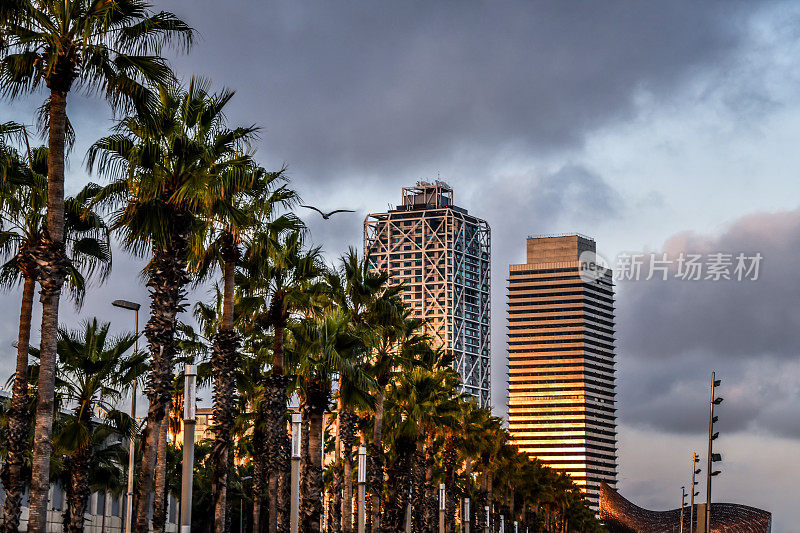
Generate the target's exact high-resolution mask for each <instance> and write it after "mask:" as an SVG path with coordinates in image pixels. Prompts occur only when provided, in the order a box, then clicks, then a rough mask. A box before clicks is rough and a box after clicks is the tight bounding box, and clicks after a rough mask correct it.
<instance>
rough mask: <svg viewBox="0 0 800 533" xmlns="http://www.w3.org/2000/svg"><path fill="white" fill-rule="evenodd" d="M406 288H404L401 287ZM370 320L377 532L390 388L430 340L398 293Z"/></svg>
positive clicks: (372, 520)
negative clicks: (423, 334)
mask: <svg viewBox="0 0 800 533" xmlns="http://www.w3.org/2000/svg"><path fill="white" fill-rule="evenodd" d="M399 287H402V286H399ZM376 311H377V312H376V313H375V314H374V315H373V317H372V319H371V320H370V324H369V329H370V331H371V332H372V334H371V335H370V339H369V341H368V347H369V348H370V352H371V353H370V354H369V365H368V366H369V372H370V374H371V375H372V376H373V378H374V379H375V418H374V422H373V430H372V442H371V443H370V445H369V468H368V476H369V479H368V481H367V489H368V499H367V503H366V508H367V527H368V529H369V530H370V531H371V532H373V533H377V531H378V530H379V527H380V523H381V518H380V512H381V511H380V510H381V496H382V493H383V463H384V458H383V423H384V404H385V401H386V389H387V387H388V385H389V383H390V382H391V381H392V379H393V378H394V377H395V376H396V374H397V371H398V369H399V368H400V367H401V366H402V365H403V363H405V362H406V359H407V358H406V357H405V356H406V355H408V354H413V353H414V352H415V351H417V350H418V349H420V348H424V347H426V346H427V338H426V337H424V336H420V335H418V334H416V333H415V332H416V331H417V330H419V328H420V326H421V324H422V322H421V321H420V320H419V319H415V318H413V317H412V316H411V311H410V310H407V309H404V308H403V302H402V300H401V299H400V298H399V297H398V295H397V293H396V292H394V291H386V292H385V293H384V295H383V296H382V297H381V299H380V301H379V302H378V305H377V306H376Z"/></svg>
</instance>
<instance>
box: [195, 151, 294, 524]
mask: <svg viewBox="0 0 800 533" xmlns="http://www.w3.org/2000/svg"><path fill="white" fill-rule="evenodd" d="M220 175H221V179H220V180H219V181H218V182H217V183H216V184H214V185H213V186H212V188H211V189H209V191H208V197H207V207H206V208H205V215H204V218H205V221H206V235H205V239H204V240H205V241H206V242H205V243H204V245H203V246H202V247H201V250H200V252H201V253H200V254H199V255H198V256H197V257H196V258H195V261H193V263H194V265H193V266H194V270H196V271H197V273H198V280H203V279H205V278H207V277H208V276H209V275H210V273H211V272H212V271H213V270H214V267H218V268H219V270H220V271H221V272H222V275H223V276H222V277H223V279H222V287H223V294H222V314H221V322H220V323H219V327H218V328H217V331H216V332H215V333H214V334H213V349H212V358H211V364H212V367H213V374H214V425H215V427H214V432H215V442H214V447H213V448H212V455H211V458H212V461H213V463H214V479H213V481H212V491H213V501H214V509H215V513H214V516H215V519H214V521H215V526H214V527H215V531H217V532H219V533H222V532H223V531H224V529H225V523H226V520H225V514H226V509H227V503H226V489H227V476H228V463H229V461H228V455H229V451H230V449H231V446H232V444H233V441H232V437H231V427H232V424H233V419H234V409H235V407H236V398H235V393H236V369H237V367H238V362H239V357H238V354H237V350H238V348H239V344H240V338H239V335H238V334H237V332H236V331H235V329H234V305H233V301H234V292H235V289H234V281H235V274H236V269H237V265H238V262H239V259H240V257H241V249H240V248H241V245H242V243H243V241H245V240H246V239H247V238H248V237H250V234H251V233H252V231H253V230H254V229H255V228H259V227H262V226H264V225H267V224H269V225H270V227H271V228H273V229H278V228H288V227H292V226H293V225H295V221H294V220H293V217H289V216H285V215H284V216H282V217H278V218H277V220H274V219H275V216H274V212H275V210H276V209H277V208H278V207H279V206H286V205H289V204H291V202H292V201H293V200H294V198H295V196H296V195H295V193H294V192H293V191H291V190H289V189H288V188H286V186H285V185H280V182H281V181H282V180H283V171H279V172H267V171H266V170H264V169H263V168H259V167H256V166H255V165H254V164H253V162H252V160H251V159H250V157H249V156H248V155H246V154H241V155H240V156H239V157H237V158H235V159H233V160H231V161H230V162H229V167H228V168H227V169H226V171H225V172H223V173H221V174H220Z"/></svg>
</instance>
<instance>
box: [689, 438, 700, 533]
mask: <svg viewBox="0 0 800 533" xmlns="http://www.w3.org/2000/svg"><path fill="white" fill-rule="evenodd" d="M698 459H699V458H698V457H697V454H696V453H695V452H692V461H691V467H692V492H691V495H690V496H689V533H694V492H695V491H694V488H695V486H696V482H695V475H696V474H697V460H698Z"/></svg>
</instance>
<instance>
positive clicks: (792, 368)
mask: <svg viewBox="0 0 800 533" xmlns="http://www.w3.org/2000/svg"><path fill="white" fill-rule="evenodd" d="M663 250H664V251H666V252H667V253H668V254H669V257H675V256H677V254H678V253H680V252H687V253H693V252H696V253H704V254H705V253H714V252H733V253H736V252H745V253H747V254H753V253H756V252H759V253H761V254H762V255H763V257H764V259H763V262H762V268H761V271H760V274H759V279H758V280H757V281H742V282H737V281H719V282H712V281H700V282H688V281H680V280H674V279H672V280H669V281H661V280H651V281H638V282H636V281H630V282H622V283H621V284H620V287H619V293H618V298H617V303H618V320H617V330H618V335H619V345H618V353H619V354H620V355H619V359H620V364H619V365H618V368H619V372H618V380H619V391H620V417H621V419H623V420H625V421H626V423H629V424H639V425H647V426H649V427H653V428H657V429H660V430H669V431H676V432H682V433H693V432H698V431H703V427H704V423H703V417H704V416H707V405H708V398H707V394H708V381H709V376H710V373H711V371H712V370H716V371H717V372H718V374H719V375H720V376H721V377H723V380H724V381H723V382H724V388H723V392H722V394H723V396H725V397H726V402H725V403H724V404H723V406H724V408H723V409H722V413H723V421H724V424H723V426H724V428H725V430H727V431H749V430H753V429H758V430H761V431H766V432H769V433H772V434H775V435H783V436H792V437H800V419H798V418H797V416H796V415H795V414H794V413H793V411H792V408H791V407H790V406H796V405H797V402H798V401H800V377H798V376H799V375H800V373H798V368H797V356H798V355H800V338H798V336H797V332H798V331H800V312H798V309H797V301H798V298H800V285H798V283H797V281H796V279H797V275H796V273H797V265H798V264H800V209H797V210H795V211H789V212H780V213H761V214H756V215H751V216H747V217H743V218H741V219H739V220H737V221H735V222H734V223H733V224H732V225H731V226H730V227H729V229H728V230H726V231H725V232H724V233H722V234H720V235H717V236H713V235H698V234H694V233H682V234H678V235H676V236H674V237H672V238H670V239H668V240H667V242H666V243H665V244H664V246H663Z"/></svg>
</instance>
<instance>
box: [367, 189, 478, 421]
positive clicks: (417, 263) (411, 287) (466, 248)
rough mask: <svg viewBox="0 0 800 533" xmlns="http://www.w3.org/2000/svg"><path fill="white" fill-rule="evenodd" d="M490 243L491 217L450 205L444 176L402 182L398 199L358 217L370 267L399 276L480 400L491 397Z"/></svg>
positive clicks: (410, 300)
mask: <svg viewBox="0 0 800 533" xmlns="http://www.w3.org/2000/svg"><path fill="white" fill-rule="evenodd" d="M490 248H491V233H490V230H489V225H488V224H487V223H486V221H484V220H481V219H479V218H477V217H475V216H472V215H470V214H469V213H468V212H467V210H466V209H463V208H461V207H458V206H456V205H454V203H453V189H452V188H451V187H450V186H449V185H447V184H446V183H444V182H442V181H436V182H435V183H428V182H425V181H421V182H418V183H417V185H416V186H413V187H404V188H403V197H402V203H401V204H400V205H399V206H397V207H396V208H394V209H390V210H388V211H387V212H385V213H373V214H370V215H367V218H366V220H365V221H364V251H365V253H368V254H369V256H370V260H371V261H372V267H373V268H375V269H377V270H384V271H387V272H388V273H389V274H390V276H391V280H392V282H393V283H400V282H403V283H405V287H406V289H405V291H404V292H403V299H404V301H405V304H406V305H407V306H409V307H410V308H411V309H412V310H413V312H414V315H415V316H417V317H419V318H424V319H426V320H427V325H426V331H427V333H428V334H429V335H430V336H431V337H432V339H433V341H434V343H435V344H436V345H437V346H441V347H446V348H449V349H450V350H452V352H453V354H454V356H455V362H454V367H455V369H456V370H457V371H458V372H459V374H460V375H461V377H462V382H463V385H462V387H463V389H462V390H463V392H466V393H469V394H471V395H473V396H475V397H476V398H477V400H478V404H479V405H481V406H488V405H489V403H490V402H491V383H490V377H491V364H490V361H491V352H490V346H489V343H490V335H489V330H490V308H489V291H490V275H491V269H490V263H491V261H490Z"/></svg>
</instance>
